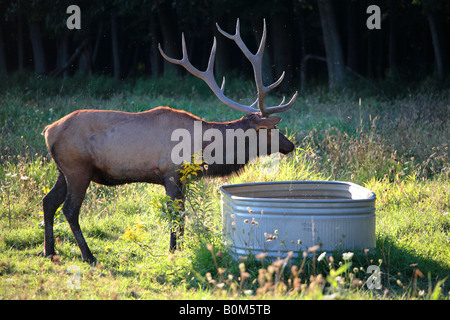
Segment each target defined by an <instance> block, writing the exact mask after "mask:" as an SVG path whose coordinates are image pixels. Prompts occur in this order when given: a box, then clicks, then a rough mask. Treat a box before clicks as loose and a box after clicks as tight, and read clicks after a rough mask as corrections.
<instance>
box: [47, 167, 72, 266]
mask: <svg viewBox="0 0 450 320" xmlns="http://www.w3.org/2000/svg"><path fill="white" fill-rule="evenodd" d="M66 194H67V184H66V177H65V176H64V174H63V173H62V172H61V171H59V176H58V179H57V180H56V182H55V185H54V186H53V188H52V189H51V190H50V192H49V193H48V194H47V195H46V196H45V197H44V198H43V199H42V207H43V210H44V230H45V231H44V233H45V236H44V252H43V255H44V257H50V258H51V257H52V256H54V255H55V240H54V237H53V218H54V216H55V212H56V210H57V209H58V208H59V206H60V205H61V204H62V203H63V202H64V199H65V198H66Z"/></svg>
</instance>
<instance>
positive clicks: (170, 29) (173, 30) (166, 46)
mask: <svg viewBox="0 0 450 320" xmlns="http://www.w3.org/2000/svg"><path fill="white" fill-rule="evenodd" d="M158 18H159V26H160V28H161V33H162V38H163V43H162V47H163V50H164V52H165V53H166V54H167V55H168V56H169V57H173V58H176V57H180V55H181V54H180V52H181V46H180V47H178V45H177V44H178V37H180V35H179V34H178V30H177V29H178V28H177V19H176V13H175V12H174V11H173V9H172V6H171V4H170V3H167V2H164V3H162V4H161V5H160V7H159V13H158ZM161 59H162V57H161ZM163 60H164V75H175V74H177V73H178V69H179V68H178V66H177V65H174V64H173V63H170V62H168V61H166V60H165V59H163Z"/></svg>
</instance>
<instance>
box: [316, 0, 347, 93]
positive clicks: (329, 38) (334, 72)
mask: <svg viewBox="0 0 450 320" xmlns="http://www.w3.org/2000/svg"><path fill="white" fill-rule="evenodd" d="M317 4H318V7H319V14H320V22H321V25H322V32H323V40H324V43H325V52H326V55H327V65H328V85H329V87H330V89H334V88H339V87H342V86H343V81H344V59H343V53H342V46H341V40H340V37H339V33H338V29H337V24H336V19H335V16H334V12H333V7H332V3H331V0H318V1H317Z"/></svg>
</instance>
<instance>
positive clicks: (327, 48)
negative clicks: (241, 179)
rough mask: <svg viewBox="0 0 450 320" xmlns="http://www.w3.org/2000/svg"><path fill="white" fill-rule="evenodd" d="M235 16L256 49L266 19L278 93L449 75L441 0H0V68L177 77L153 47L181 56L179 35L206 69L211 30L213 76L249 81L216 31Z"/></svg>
mask: <svg viewBox="0 0 450 320" xmlns="http://www.w3.org/2000/svg"><path fill="white" fill-rule="evenodd" d="M74 4H75V5H78V6H79V8H80V10H81V15H80V17H81V29H74V30H70V29H68V28H67V26H66V21H67V19H68V17H69V14H68V13H66V9H67V7H69V6H70V5H74ZM370 5H377V6H378V7H379V8H380V12H381V14H380V23H381V25H380V26H381V28H380V29H369V28H368V27H367V25H366V22H367V19H368V18H369V16H370V14H368V13H367V12H366V10H367V8H368V7H369V6H370ZM237 18H240V21H241V34H242V37H243V39H244V41H246V43H248V46H249V48H250V50H252V51H253V52H255V51H256V50H257V44H258V43H259V40H260V37H261V33H262V27H263V23H262V21H263V19H266V22H267V29H268V38H267V43H266V51H265V55H264V63H263V68H264V75H265V77H266V81H267V83H269V82H271V81H273V80H274V79H277V78H278V77H279V76H280V74H281V73H282V72H283V71H285V72H286V76H285V80H284V81H283V82H282V85H280V90H282V91H286V90H290V89H292V87H298V86H301V87H302V88H303V87H305V85H306V84H307V83H308V82H309V81H311V80H313V79H316V80H318V81H321V80H326V81H328V84H329V86H330V87H332V88H333V87H339V86H342V85H343V84H345V80H346V79H348V78H352V77H353V78H359V77H364V78H368V79H374V80H380V79H385V78H386V77H391V78H394V79H397V78H399V79H404V80H407V81H418V80H421V79H424V78H426V77H428V76H436V77H437V78H438V79H440V80H444V78H446V76H447V74H448V70H449V66H448V64H449V48H450V47H449V46H450V40H449V39H450V37H449V35H448V34H446V31H448V30H450V2H449V1H445V0H358V1H357V0H271V1H269V0H250V1H248V0H247V1H236V0H210V1H207V0H81V1H75V0H0V73H12V72H16V71H23V70H33V71H34V72H36V73H38V74H43V75H48V76H54V77H69V76H71V75H74V74H77V73H81V74H88V75H90V74H104V75H109V76H112V77H114V78H116V79H118V80H120V79H126V78H129V77H136V76H151V77H159V76H161V75H173V74H177V73H183V72H185V71H183V70H182V68H179V67H177V66H174V65H171V64H170V63H166V62H165V61H164V60H163V59H162V57H161V55H160V54H159V51H158V49H157V45H158V43H161V45H162V47H163V48H164V50H165V52H166V53H167V54H168V55H169V56H171V57H175V58H181V32H184V34H185V37H186V42H187V47H188V53H189V57H190V60H191V61H192V62H193V64H194V65H196V66H197V67H199V68H205V67H206V65H207V60H208V57H209V52H210V48H211V45H212V41H213V36H216V38H217V42H218V43H217V55H216V65H215V72H216V75H217V77H218V78H221V77H222V76H223V75H224V74H225V73H227V72H235V74H236V75H239V76H244V77H251V75H252V70H251V66H250V64H249V63H248V62H247V61H246V60H245V57H244V56H243V55H242V54H240V52H239V50H238V49H237V48H236V46H235V44H234V43H233V42H232V41H230V40H228V39H226V38H224V37H223V36H221V35H220V34H219V33H218V32H217V29H216V27H215V23H216V22H217V23H218V24H219V25H220V27H221V28H222V29H224V30H227V31H229V32H231V33H233V32H234V28H235V23H236V19H237Z"/></svg>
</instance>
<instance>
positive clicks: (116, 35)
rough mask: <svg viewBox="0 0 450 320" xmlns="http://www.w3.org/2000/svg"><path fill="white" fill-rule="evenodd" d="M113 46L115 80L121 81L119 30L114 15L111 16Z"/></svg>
mask: <svg viewBox="0 0 450 320" xmlns="http://www.w3.org/2000/svg"><path fill="white" fill-rule="evenodd" d="M111 45H112V55H113V72H114V79H116V80H120V77H121V72H122V71H121V68H120V67H121V65H120V50H119V32H118V29H117V16H116V15H115V14H114V13H113V14H111Z"/></svg>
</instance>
